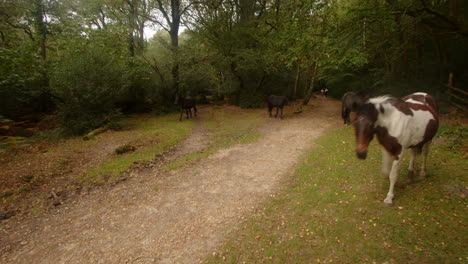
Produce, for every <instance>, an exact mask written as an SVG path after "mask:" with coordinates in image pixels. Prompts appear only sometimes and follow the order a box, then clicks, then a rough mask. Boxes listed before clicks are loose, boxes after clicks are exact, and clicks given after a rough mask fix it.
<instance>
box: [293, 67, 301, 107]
mask: <svg viewBox="0 0 468 264" xmlns="http://www.w3.org/2000/svg"><path fill="white" fill-rule="evenodd" d="M300 73H301V68H300V66H299V65H298V66H297V70H296V78H295V80H294V90H293V94H292V97H293V99H296V98H297V86H298V85H299V76H300Z"/></svg>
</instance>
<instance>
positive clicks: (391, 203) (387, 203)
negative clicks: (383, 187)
mask: <svg viewBox="0 0 468 264" xmlns="http://www.w3.org/2000/svg"><path fill="white" fill-rule="evenodd" d="M383 205H384V206H385V207H392V206H393V202H392V201H390V202H387V201H384V202H383Z"/></svg>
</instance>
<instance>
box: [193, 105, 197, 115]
mask: <svg viewBox="0 0 468 264" xmlns="http://www.w3.org/2000/svg"><path fill="white" fill-rule="evenodd" d="M193 114H194V115H195V116H197V107H196V106H193Z"/></svg>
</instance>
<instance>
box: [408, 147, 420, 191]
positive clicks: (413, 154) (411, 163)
mask: <svg viewBox="0 0 468 264" xmlns="http://www.w3.org/2000/svg"><path fill="white" fill-rule="evenodd" d="M417 153H418V150H417V149H415V148H413V149H411V157H410V161H409V166H408V182H410V183H411V182H413V181H414V160H415V159H416V154H417Z"/></svg>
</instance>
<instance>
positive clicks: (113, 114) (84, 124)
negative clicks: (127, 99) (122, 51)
mask: <svg viewBox="0 0 468 264" xmlns="http://www.w3.org/2000/svg"><path fill="white" fill-rule="evenodd" d="M122 58H123V57H122V56H119V54H118V53H117V54H115V53H112V50H111V49H106V48H105V47H99V46H94V47H90V45H83V46H82V47H80V48H75V49H71V50H69V51H68V52H66V53H65V54H64V55H62V56H61V57H60V58H59V59H57V61H56V62H55V63H54V67H53V69H52V70H51V78H50V85H51V89H52V90H53V92H54V93H55V94H56V95H57V96H58V97H60V98H61V99H62V102H60V104H59V119H60V122H61V124H62V126H63V127H64V128H65V129H66V130H67V131H68V132H70V133H71V134H83V133H86V132H88V131H90V130H93V129H95V128H97V127H99V126H101V125H103V124H104V123H115V121H116V120H118V119H119V118H120V116H121V114H120V111H119V110H118V109H117V108H116V106H115V105H116V102H117V101H118V99H119V96H120V95H121V94H122V93H123V92H124V91H125V89H126V88H127V87H128V76H127V75H126V72H127V71H126V64H125V61H124V60H123V59H122Z"/></svg>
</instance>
